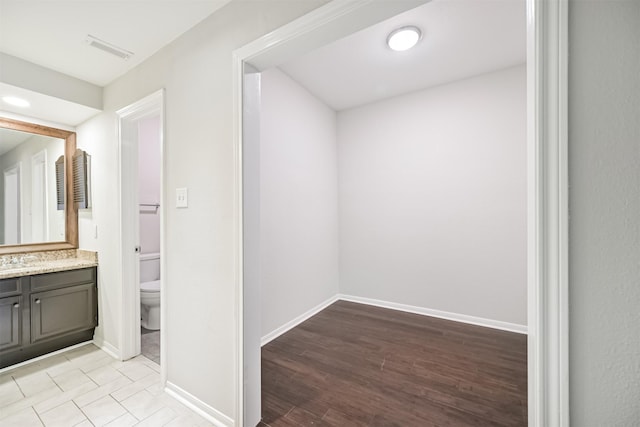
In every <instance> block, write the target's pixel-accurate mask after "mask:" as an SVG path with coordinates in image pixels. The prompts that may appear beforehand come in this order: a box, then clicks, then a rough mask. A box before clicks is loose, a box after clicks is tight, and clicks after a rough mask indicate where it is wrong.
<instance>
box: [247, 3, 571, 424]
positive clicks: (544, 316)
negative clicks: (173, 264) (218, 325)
mask: <svg viewBox="0 0 640 427" xmlns="http://www.w3.org/2000/svg"><path fill="white" fill-rule="evenodd" d="M336 3H338V2H333V3H330V4H329V5H327V6H326V7H322V8H320V9H318V10H317V11H316V12H313V13H311V14H309V15H307V16H305V17H303V18H301V19H299V20H298V21H295V22H293V23H291V24H289V25H287V26H285V27H282V28H281V29H280V30H277V31H276V32H274V33H272V34H270V35H269V37H265V38H263V39H259V40H257V41H255V42H253V43H251V44H249V45H247V46H245V47H244V48H241V49H239V50H238V51H236V52H235V58H236V61H235V63H234V66H235V73H234V75H235V77H236V87H235V100H236V102H237V105H239V106H240V107H241V108H238V109H236V115H237V116H236V131H237V132H236V138H235V144H236V147H237V149H238V150H237V152H238V153H240V155H239V157H238V159H237V174H238V176H239V177H243V176H244V177H245V178H246V175H243V168H246V167H247V162H246V159H245V158H243V157H242V147H243V144H244V143H245V140H244V133H243V132H244V129H245V128H246V124H245V123H244V121H243V120H244V119H243V117H242V114H243V112H244V111H245V108H244V107H245V106H244V105H243V100H242V94H243V85H242V83H243V78H244V76H245V73H246V69H245V65H246V64H249V63H250V64H251V65H252V66H255V67H256V68H257V69H258V70H265V69H267V68H269V67H270V66H272V65H274V64H277V63H278V62H279V61H281V60H282V59H283V58H284V57H287V56H288V55H294V54H299V53H301V51H306V50H305V49H303V48H301V45H304V46H305V47H306V48H307V50H308V49H309V48H313V47H318V46H319V45H322V44H323V43H326V42H327V41H330V40H334V39H336V38H339V37H340V36H342V35H345V34H344V33H340V32H339V31H336V27H338V28H340V30H342V31H347V34H349V33H350V32H354V31H356V30H358V29H359V28H363V27H364V26H366V25H365V24H363V22H362V21H363V20H366V18H363V17H364V16H365V15H366V13H364V11H365V10H367V11H369V12H371V11H370V10H369V9H367V7H370V6H371V5H370V4H361V5H359V6H350V7H347V6H345V5H338V4H336ZM363 3H364V2H363ZM404 6H405V7H406V8H407V9H408V8H410V7H409V6H407V5H406V4H405V5H404ZM359 8H361V9H360V10H358V12H360V19H358V17H355V16H350V13H351V12H353V11H354V10H355V9H359ZM385 13H388V15H387V16H393V13H391V12H389V11H388V10H387V11H385ZM395 13H398V12H395ZM368 19H371V16H370V15H369V16H368ZM349 21H351V23H349ZM328 22H330V24H327V23H328ZM338 23H339V24H340V25H338ZM314 24H315V25H314ZM323 27H324V31H325V32H329V33H332V34H333V35H332V36H331V35H327V34H324V33H323ZM308 28H313V29H312V30H308ZM329 28H331V30H329ZM345 28H348V29H347V30H345ZM349 31H350V32H349ZM565 31H566V4H564V3H562V2H560V3H557V4H553V5H548V4H543V2H538V1H536V0H529V1H528V2H527V60H528V61H527V63H528V65H527V106H528V108H527V122H528V136H527V141H528V143H527V146H528V148H527V168H528V171H529V173H528V178H527V180H528V183H527V188H528V190H527V192H528V197H527V199H528V204H527V205H528V206H527V218H528V238H527V241H528V242H527V246H528V249H529V250H528V255H527V256H528V280H527V282H528V286H527V287H528V298H527V300H528V313H529V314H528V325H529V335H528V342H529V345H528V372H529V425H550V424H553V425H556V424H557V425H565V424H566V423H567V421H568V393H567V384H568V378H567V372H568V370H567V369H568V361H567V357H566V343H567V330H566V323H565V319H566V314H567V300H566V295H567V294H566V289H567V281H566V219H567V209H566V192H565V189H566V171H567V164H566V155H565V154H566V135H565V134H564V133H563V129H566V127H565V124H566V73H565V71H566V50H564V49H565V47H566V32H565ZM323 34H324V37H325V38H324V39H323ZM543 34H544V37H543ZM245 173H246V172H245ZM240 182H242V181H240ZM237 191H238V194H239V197H238V214H239V215H241V214H242V212H243V211H244V210H245V209H246V207H245V206H243V203H245V202H246V201H245V200H244V198H243V195H244V191H246V188H243V186H241V185H240V186H238V187H237ZM241 218H242V216H241ZM238 227H239V228H238V230H237V235H238V236H239V238H238V242H239V265H238V267H239V269H238V276H237V283H238V295H239V297H238V307H239V310H238V312H239V315H238V316H239V317H238V328H237V331H238V338H239V339H238V345H239V348H238V358H239V359H238V364H237V366H238V393H239V394H238V402H239V406H238V408H237V419H236V422H237V423H238V424H237V425H244V424H243V421H245V420H246V421H248V422H249V423H248V424H247V425H250V424H252V423H253V421H254V419H253V418H250V417H251V414H252V413H255V407H254V408H249V407H248V405H251V402H250V401H249V398H248V396H250V395H253V387H255V386H256V378H255V377H252V376H251V375H252V373H251V371H250V370H249V369H248V367H247V362H249V361H250V360H251V357H252V356H251V354H252V352H255V351H259V347H258V348H257V349H256V347H255V340H254V341H253V342H252V341H248V340H247V338H248V337H247V334H246V331H248V330H250V329H251V328H252V326H251V325H250V324H247V323H250V322H252V319H251V317H250V316H244V315H243V312H245V307H243V304H246V303H247V297H248V296H247V294H248V293H251V292H252V290H254V289H252V288H251V283H250V281H247V279H248V278H249V277H250V276H251V269H252V268H254V267H252V266H251V265H247V264H246V263H247V261H248V258H247V256H246V254H247V253H248V251H247V250H246V248H245V250H244V251H243V240H242V236H243V234H242V230H241V227H242V222H239V223H238ZM245 242H246V241H245ZM243 255H244V258H243ZM243 262H244V263H245V264H244V268H243ZM543 326H544V327H543ZM253 372H255V371H253ZM258 387H259V383H258ZM258 404H259V403H258Z"/></svg>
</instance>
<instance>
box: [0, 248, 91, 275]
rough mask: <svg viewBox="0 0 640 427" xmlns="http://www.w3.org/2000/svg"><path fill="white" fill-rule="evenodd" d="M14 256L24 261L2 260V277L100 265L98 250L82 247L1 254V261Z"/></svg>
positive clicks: (0, 266)
mask: <svg viewBox="0 0 640 427" xmlns="http://www.w3.org/2000/svg"><path fill="white" fill-rule="evenodd" d="M14 258H17V259H18V260H20V259H23V262H22V263H21V264H19V265H15V266H14V265H9V266H2V262H0V279H9V278H12V277H20V276H30V275H33V274H42V273H52V272H56V271H65V270H77V269H80V268H87V267H96V266H97V265H98V254H97V252H92V251H85V250H81V249H65V250H59V251H46V252H33V253H27V254H11V255H3V256H0V261H1V260H2V259H4V260H5V261H7V260H12V259H14Z"/></svg>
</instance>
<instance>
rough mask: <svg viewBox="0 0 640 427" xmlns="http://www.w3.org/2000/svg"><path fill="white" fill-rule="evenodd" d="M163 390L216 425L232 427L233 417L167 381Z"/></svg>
mask: <svg viewBox="0 0 640 427" xmlns="http://www.w3.org/2000/svg"><path fill="white" fill-rule="evenodd" d="M164 391H166V392H167V394H168V395H170V396H171V397H173V398H175V399H177V400H178V401H180V403H182V404H183V405H185V406H187V407H188V408H189V409H191V410H192V411H194V412H195V413H197V414H198V415H200V416H201V417H203V418H204V419H206V420H207V421H209V422H210V423H211V424H213V425H214V426H216V427H232V426H233V424H234V422H233V419H231V418H229V417H228V416H226V415H225V414H223V413H222V412H220V411H218V410H217V409H215V408H213V407H211V406H209V405H207V404H206V403H204V402H203V401H202V400H200V399H198V398H197V397H195V396H194V395H192V394H191V393H189V392H187V391H186V390H183V389H182V388H180V387H178V386H177V385H175V384H173V383H171V382H169V381H167V384H166V386H165V388H164Z"/></svg>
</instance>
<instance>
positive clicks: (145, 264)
mask: <svg viewBox="0 0 640 427" xmlns="http://www.w3.org/2000/svg"><path fill="white" fill-rule="evenodd" d="M159 279H160V254H159V253H149V254H140V283H144V282H153V281H154V280H159Z"/></svg>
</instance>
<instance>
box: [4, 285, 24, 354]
mask: <svg viewBox="0 0 640 427" xmlns="http://www.w3.org/2000/svg"><path fill="white" fill-rule="evenodd" d="M21 302H22V297H19V296H18V297H8V298H0V351H4V350H9V349H11V348H14V347H19V346H20V345H21V344H22V340H21V338H20V337H21V336H22V308H21V307H20V303H21Z"/></svg>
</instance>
